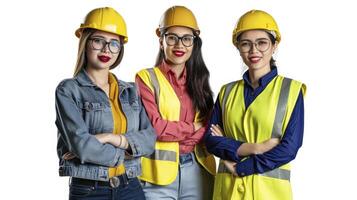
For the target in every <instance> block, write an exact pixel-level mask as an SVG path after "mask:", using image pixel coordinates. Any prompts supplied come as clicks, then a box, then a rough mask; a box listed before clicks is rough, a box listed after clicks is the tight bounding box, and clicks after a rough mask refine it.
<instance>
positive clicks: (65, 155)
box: [62, 152, 77, 160]
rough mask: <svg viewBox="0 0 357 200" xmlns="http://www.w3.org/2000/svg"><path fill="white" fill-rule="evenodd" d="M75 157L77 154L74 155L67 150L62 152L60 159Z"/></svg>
mask: <svg viewBox="0 0 357 200" xmlns="http://www.w3.org/2000/svg"><path fill="white" fill-rule="evenodd" d="M75 157H77V156H76V155H74V153H72V152H67V153H65V154H63V156H62V159H64V160H72V159H73V158H75Z"/></svg>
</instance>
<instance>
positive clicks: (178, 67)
mask: <svg viewBox="0 0 357 200" xmlns="http://www.w3.org/2000/svg"><path fill="white" fill-rule="evenodd" d="M170 68H171V70H172V71H173V72H174V73H175V76H176V78H177V79H178V78H180V77H181V75H182V72H183V70H184V68H185V64H179V65H174V64H170Z"/></svg>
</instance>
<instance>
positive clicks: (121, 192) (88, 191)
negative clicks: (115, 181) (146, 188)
mask: <svg viewBox="0 0 357 200" xmlns="http://www.w3.org/2000/svg"><path fill="white" fill-rule="evenodd" d="M93 183H94V184H93V185H88V184H86V185H83V184H78V183H76V182H74V181H72V183H71V184H70V186H69V200H116V199H118V200H119V199H120V200H133V199H135V200H145V196H144V192H143V190H142V188H141V185H140V182H139V180H138V179H137V178H131V179H128V182H127V184H121V185H119V186H118V187H117V188H112V187H110V186H99V185H98V181H93Z"/></svg>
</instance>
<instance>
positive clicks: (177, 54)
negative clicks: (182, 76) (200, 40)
mask: <svg viewBox="0 0 357 200" xmlns="http://www.w3.org/2000/svg"><path fill="white" fill-rule="evenodd" d="M172 52H173V53H174V55H175V56H177V57H182V56H184V55H185V52H183V51H172Z"/></svg>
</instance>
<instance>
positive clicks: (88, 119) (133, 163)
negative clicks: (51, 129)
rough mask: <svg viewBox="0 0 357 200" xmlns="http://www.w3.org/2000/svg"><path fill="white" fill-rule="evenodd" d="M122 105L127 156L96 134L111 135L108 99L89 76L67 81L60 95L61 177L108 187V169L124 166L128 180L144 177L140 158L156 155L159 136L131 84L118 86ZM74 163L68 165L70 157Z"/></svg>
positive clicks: (111, 124) (58, 117) (58, 90)
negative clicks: (98, 182)
mask: <svg viewBox="0 0 357 200" xmlns="http://www.w3.org/2000/svg"><path fill="white" fill-rule="evenodd" d="M118 84H119V102H120V104H121V108H122V110H123V113H124V115H125V117H126V119H127V132H126V133H125V137H126V138H127V140H128V143H129V145H130V148H131V152H130V154H128V152H126V150H123V149H120V148H117V147H115V146H113V145H111V144H102V143H100V142H99V141H98V140H97V139H96V138H95V137H94V135H95V134H98V133H112V131H113V116H112V112H111V107H110V103H109V98H108V97H107V95H106V94H105V92H104V91H103V90H101V89H100V88H99V87H97V86H96V85H94V84H93V83H92V81H91V80H90V79H89V77H88V74H87V73H86V71H85V70H82V71H81V72H80V73H79V74H78V75H77V76H76V77H74V78H71V79H66V80H63V81H62V82H61V83H60V84H59V85H58V86H57V89H56V126H57V128H58V136H57V138H58V141H57V155H58V157H59V175H60V176H71V177H78V178H84V179H92V180H101V181H108V180H109V177H108V169H109V167H116V166H118V165H120V164H122V163H124V166H125V170H126V174H127V176H128V177H129V178H132V177H136V176H138V175H140V174H141V164H140V157H141V156H145V155H146V156H148V155H150V154H151V153H152V152H153V151H154V145H155V140H156V134H155V132H154V129H153V128H152V126H151V123H150V121H149V119H148V117H147V114H146V111H145V108H144V107H143V105H142V103H141V100H140V98H139V97H138V93H137V89H136V87H135V85H134V84H133V83H126V82H124V81H120V80H118ZM68 151H69V152H72V153H74V154H75V155H76V158H74V159H71V160H64V159H62V156H63V155H64V154H65V153H66V152H68Z"/></svg>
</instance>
